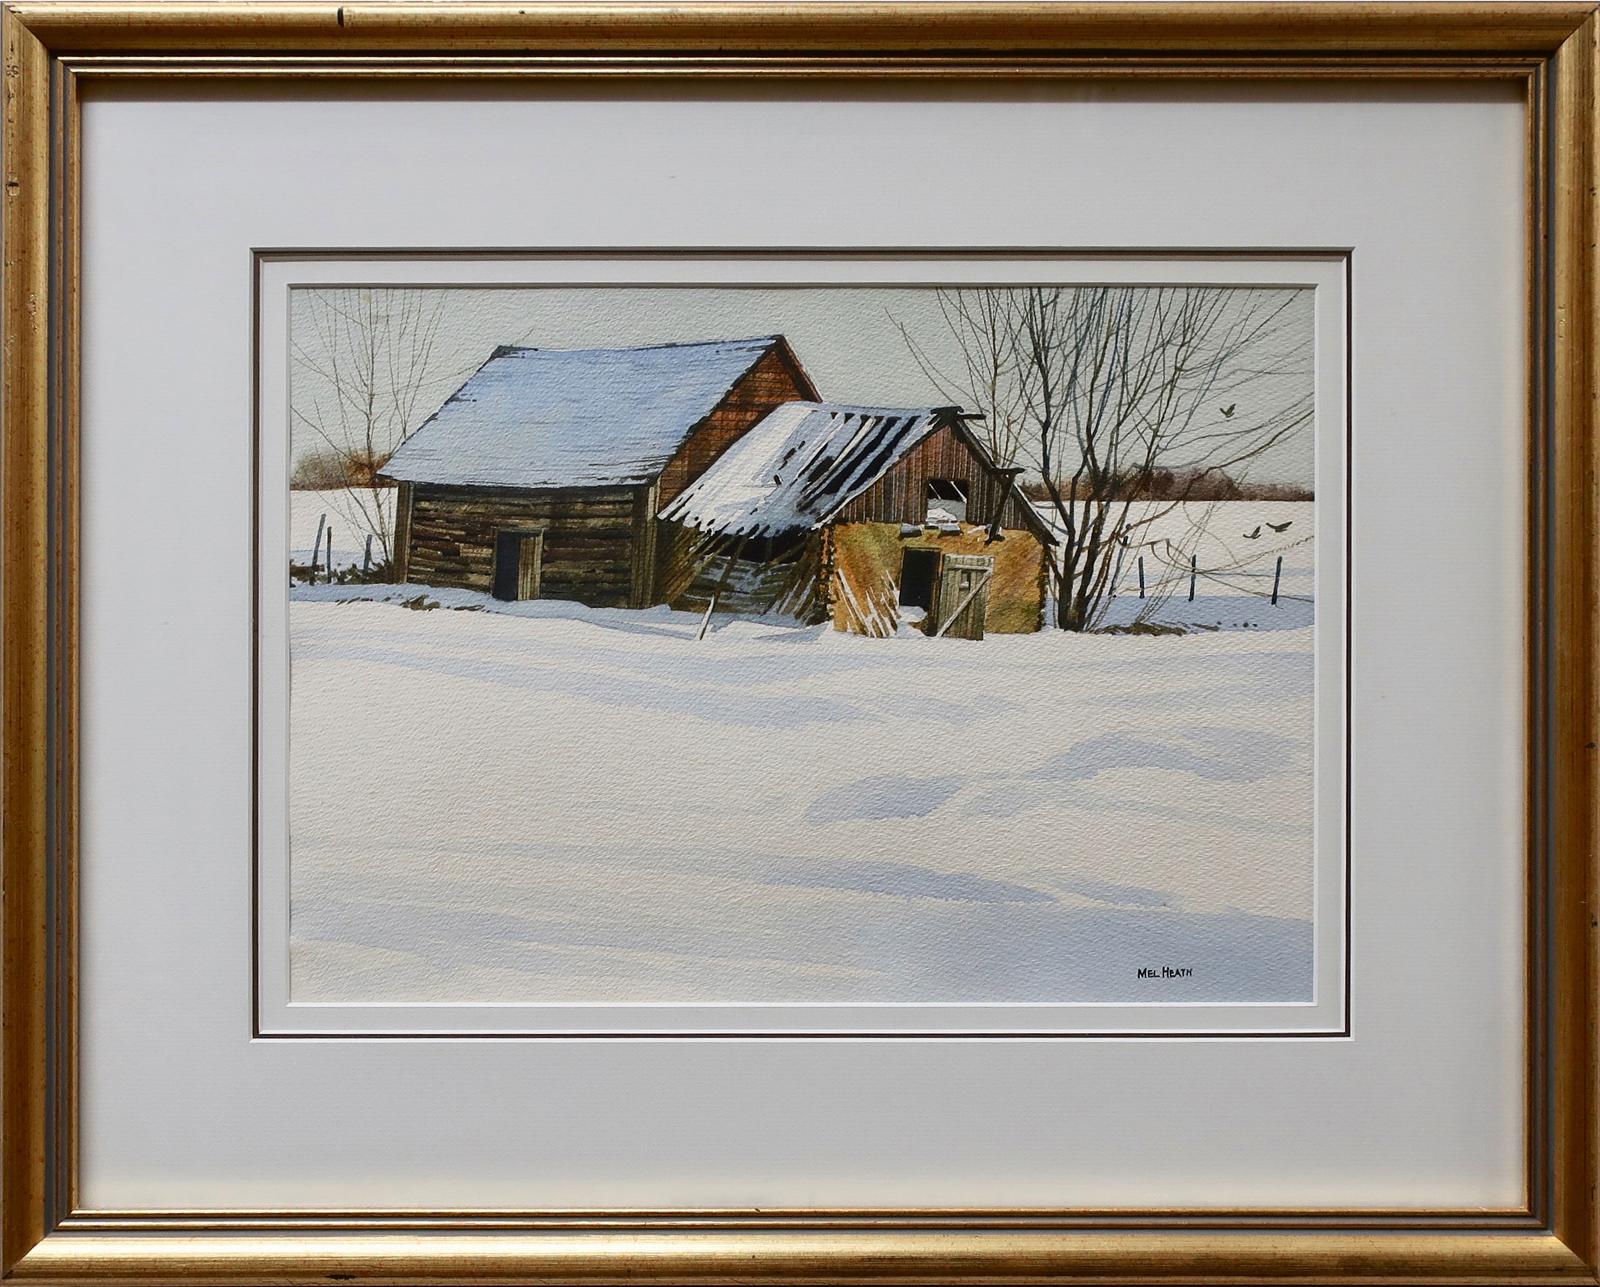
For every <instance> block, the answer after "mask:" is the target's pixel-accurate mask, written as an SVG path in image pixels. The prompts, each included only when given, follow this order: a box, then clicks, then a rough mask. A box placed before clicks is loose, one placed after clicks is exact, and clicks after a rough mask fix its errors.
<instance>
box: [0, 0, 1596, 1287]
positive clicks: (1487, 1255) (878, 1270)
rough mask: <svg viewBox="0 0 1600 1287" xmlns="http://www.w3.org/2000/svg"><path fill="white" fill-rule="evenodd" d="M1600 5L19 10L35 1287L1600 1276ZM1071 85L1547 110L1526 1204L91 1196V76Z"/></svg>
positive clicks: (7, 975)
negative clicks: (1244, 86) (1295, 89)
mask: <svg viewBox="0 0 1600 1287" xmlns="http://www.w3.org/2000/svg"><path fill="white" fill-rule="evenodd" d="M1597 25H1600V20H1597V17H1596V8H1595V6H1594V5H1593V4H1590V3H1566V2H1564V0H1555V2H1553V3H1510V4H1500V3H1479V4H1405V3H1374V4H1349V3H1342V2H1335V3H1328V4H1262V3H1246V4H1173V3H1137V4H1121V3H1111V4H1072V3H1061V4H1035V3H1020V4H1012V3H943V2H936V3H929V4H910V3H905V4H897V3H886V4H879V3H853V2H851V3H820V4H813V5H805V6H792V5H782V4H778V5H765V4H739V3H730V4H717V3H699V4H672V3H656V2H650V3H626V4H606V3H579V4H539V5H527V6H521V7H519V6H518V5H516V4H514V3H491V4H460V5H457V4H451V5H425V4H371V3H369V4H343V5H337V4H332V3H260V2H257V0H244V2H240V3H227V4H187V5H186V4H124V3H117V2H115V0H113V2H109V3H73V2H58V0H32V2H25V3H17V4H10V5H7V6H5V8H4V46H5V90H4V95H5V97H4V134H3V146H4V168H5V190H4V201H3V209H4V224H3V233H0V251H3V272H4V282H3V295H4V310H3V318H0V327H3V363H4V366H3V379H4V390H3V401H0V412H3V417H4V423H3V440H0V718H3V728H4V732H3V738H4V744H3V749H4V767H3V777H0V791H3V816H0V825H3V842H4V851H3V870H0V879H3V913H0V914H3V920H0V934H3V947H4V960H3V984H0V1007H3V1019H4V1029H3V1042H0V1103H3V1115H0V1272H3V1274H4V1278H5V1280H6V1281H15V1282H18V1283H38V1284H68V1283H91V1282H92V1283H108V1282H130V1283H131V1282H147V1283H160V1284H171V1283H185V1282H194V1283H201V1282H204V1283H213V1284H222V1283H237V1284H267V1283H274V1284H288V1283H308V1284H309V1283H328V1282H338V1281H357V1282H371V1283H379V1282H381V1283H417V1284H421V1283H431V1282H452V1283H463V1284H466V1283H483V1284H488V1283H505V1282H513V1281H527V1282H540V1283H566V1282H572V1283H578V1282H583V1283H598V1282H621V1281H641V1280H655V1281H670V1282H675V1283H732V1282H741V1283H749V1282H766V1281H773V1282H807V1283H820V1282H834V1281H850V1282H870V1281H882V1282H896V1283H951V1282H984V1283H1002V1282H1004V1283H1020V1282H1032V1281H1070V1282H1086V1283H1087V1282H1094V1283H1143V1282H1184V1283H1194V1282H1216V1283H1223V1282H1227V1283H1246V1282H1257V1281H1273V1282H1290V1281H1294V1282H1308V1281H1315V1282H1348V1283H1357V1282H1360V1283H1420V1282H1429V1283H1444V1282H1448V1283H1510V1282H1517V1283H1543V1282H1590V1283H1592V1282H1596V1281H1600V1277H1597V1272H1600V1222H1597V1206H1596V1197H1595V1193H1596V1188H1595V1186H1596V1180H1597V1154H1600V1112H1597V1107H1600V1106H1597V1076H1600V1057H1597V1044H1600V1036H1597V1032H1596V1021H1597V998H1600V930H1597V926H1600V920H1597V918H1596V917H1597V913H1596V912H1595V910H1594V909H1595V907H1596V901H1597V899H1600V884H1597V878H1596V868H1595V857H1596V829H1597V825H1600V813H1597V807H1596V802H1597V791H1596V786H1597V772H1600V753H1597V751H1596V749H1595V748H1596V743H1597V741H1600V727H1597V715H1600V703H1597V692H1600V685H1597V682H1596V673H1595V672H1596V662H1597V654H1596V642H1595V636H1596V628H1597V616H1596V612H1597V609H1600V593H1597V592H1600V567H1597V557H1600V546H1597V541H1596V518H1597V511H1596V489H1597V477H1600V468H1597V467H1600V451H1597V430H1600V424H1597V419H1596V399H1597V397H1600V379H1597V371H1596V364H1597V337H1596V326H1597V321H1600V290H1597V286H1600V255H1597V249H1596V245H1597V238H1600V200H1597V196H1596V187H1597V181H1600V137H1597V132H1600V118H1597V113H1596V99H1595V84H1596V75H1597V46H1596V33H1597ZM931 74H937V75H939V76H942V77H966V78H1010V79H1014V80H1017V79H1020V80H1027V79H1030V78H1050V77H1080V78H1082V77H1098V78H1122V79H1126V78H1154V79H1162V80H1178V81H1181V80H1195V79H1201V78H1204V79H1233V80H1249V81H1257V80H1272V79H1279V80H1282V79H1305V78H1321V79H1335V80H1354V81H1359V80H1370V79H1381V78H1406V79H1413V80H1414V79H1418V78H1425V79H1430V80H1436V81H1449V80H1452V79H1483V78H1492V79H1496V80H1501V81H1511V82H1513V83H1516V84H1517V85H1519V86H1521V87H1522V90H1523V92H1524V94H1525V96H1526V99H1525V101H1526V103H1527V108H1528V112H1527V117H1528V130H1527V139H1526V157H1527V174H1528V179H1529V183H1528V190H1529V195H1530V199H1529V203H1528V210H1527V256H1528V260H1527V262H1528V268H1529V273H1528V279H1529V282H1530V290H1529V294H1528V298H1527V309H1528V323H1529V326H1528V330H1529V335H1530V342H1529V347H1528V352H1527V354H1526V361H1527V370H1528V375H1529V380H1528V386H1529V389H1530V391H1531V392H1530V401H1529V406H1528V423H1529V426H1530V432H1529V439H1528V443H1529V446H1528V450H1529V453H1530V459H1531V463H1532V474H1531V476H1532V478H1533V480H1534V487H1533V490H1532V494H1531V496H1530V498H1529V523H1530V542H1529V548H1530V550H1531V564H1530V566H1529V569H1528V595H1527V612H1528V625H1529V632H1528V637H1529V639H1530V641H1531V645H1530V648H1529V656H1528V674H1529V679H1530V683H1529V685H1528V688H1529V693H1530V697H1529V705H1528V710H1527V739H1528V750H1529V763H1530V767H1531V772H1530V779H1529V782H1528V789H1527V809H1528V812H1527V817H1528V828H1527V829H1528V835H1529V844H1530V852H1529V863H1528V870H1529V878H1528V895H1529V897H1528V917H1529V931H1530V932H1529V935H1528V938H1529V943H1530V957H1529V960H1528V963H1527V979H1528V983H1527V1007H1528V1009H1527V1012H1528V1015H1529V1024H1528V1027H1527V1031H1526V1050H1527V1073H1528V1083H1527V1084H1528V1086H1529V1093H1528V1096H1527V1103H1526V1112H1527V1131H1526V1135H1527V1139H1528V1141H1529V1151H1528V1157H1527V1180H1528V1183H1527V1190H1528V1193H1529V1202H1528V1203H1527V1206H1526V1209H1522V1210H1510V1211H1465V1210H1453V1211H1417V1210H1408V1211H1404V1212H1397V1211H1381V1210H1370V1211H1361V1212H1348V1211H1325V1212H1306V1211H1232V1212H1215V1211H1208V1212H1195V1211H1166V1212H1160V1213H1152V1212H1137V1211H1118V1210H1106V1211H1060V1212H1055V1211H1040V1210H1031V1209H1014V1210H998V1209H996V1210H988V1209H972V1210H910V1211H898V1212H890V1211H878V1210H873V1211H851V1210H792V1211H760V1212H756V1211H739V1210H675V1211H672V1210H669V1211H633V1210H627V1211H546V1212H522V1213H516V1212H494V1213H483V1212H470V1211H449V1210H430V1211H414V1212H397V1211H384V1212H382V1213H381V1214H374V1213H362V1212H359V1211H328V1212H321V1213H305V1212H274V1211H240V1212H228V1213H220V1214H219V1213H216V1212H205V1213H200V1212H197V1213H192V1214H184V1213H173V1212H160V1213H150V1212H137V1211H97V1210H86V1209H84V1208H83V1207H82V1206H81V1205H80V1203H79V1201H78V1193H77V1185H76V1167H75V1158H76V1140H77V1131H76V1120H77V1113H76V1093H75V1087H76V1063H75V1059H76V1052H75V1040H76V1036H75V1034H76V1027H75V991H74V975H75V971H74V962H75V960H76V959H77V951H78V943H77V932H78V930H77V922H76V919H75V873H76V850H75V843H76V789H77V758H76V754H77V748H76V728H77V718H78V689H77V684H76V678H75V677H76V666H77V653H76V648H77V601H76V597H75V596H76V586H77V565H76V557H77V556H76V542H75V533H76V531H77V523H78V504H79V491H78V475H77V467H78V462H77V456H76V451H77V441H78V440H77V421H76V415H77V402H78V384H77V375H78V353H77V348H76V344H77V336H78V329H77V316H76V310H77V298H78V264H79V259H80V246H79V240H78V239H79V222H78V140H79V114H78V94H79V90H80V88H81V86H83V85H84V84H85V83H87V82H88V81H90V80H100V81H103V80H119V79H120V80H128V79H132V78H138V79H140V80H142V81H144V82H147V83H150V84H151V85H152V87H153V85H154V84H155V83H175V82H184V81H193V80H196V79H202V78H204V79H218V78H227V79H231V80H235V81H238V80H247V81H248V80H256V81H265V80H271V79H277V78H309V77H317V78H323V79H328V80H337V79H341V78H343V79H357V78H375V77H381V78H384V79H385V80H388V81H395V82H399V83H401V84H405V83H410V82H414V81H420V80H425V79H428V80H438V79H464V80H470V79H480V78H498V79H502V80H506V79H517V78H539V77H545V78H548V77H582V78H591V79H599V80H617V81H622V80H626V79H637V78H642V77H644V78H653V79H656V80H670V79H682V78H707V77H725V78H726V77H740V78H749V77H755V78H767V77H786V78H790V79H795V80H801V79H806V78H829V77H842V76H849V77H856V78H861V77H869V78H879V79H895V78H902V79H903V78H908V77H918V76H928V75H931Z"/></svg>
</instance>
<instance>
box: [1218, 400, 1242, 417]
mask: <svg viewBox="0 0 1600 1287" xmlns="http://www.w3.org/2000/svg"><path fill="white" fill-rule="evenodd" d="M1238 407H1239V404H1238V403H1237V402H1232V403H1229V404H1228V405H1227V406H1225V407H1218V408H1217V410H1218V411H1220V412H1222V418H1223V419H1224V420H1232V419H1233V413H1234V412H1235V411H1236V410H1238Z"/></svg>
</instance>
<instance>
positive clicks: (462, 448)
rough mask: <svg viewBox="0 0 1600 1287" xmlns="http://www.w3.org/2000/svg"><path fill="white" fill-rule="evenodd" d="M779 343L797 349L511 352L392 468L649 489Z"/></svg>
mask: <svg viewBox="0 0 1600 1287" xmlns="http://www.w3.org/2000/svg"><path fill="white" fill-rule="evenodd" d="M779 347H782V348H783V349H784V350H785V351H786V352H787V348H788V345H787V343H786V341H785V340H784V338H783V337H782V336H781V335H767V336H761V337H757V338H754V339H743V340H708V341H703V342H697V343H688V344H655V345H649V346H646V347H642V348H625V349H540V348H518V347H514V346H511V345H502V346H501V347H499V348H497V349H495V351H494V352H493V353H492V354H491V355H490V357H489V359H488V360H487V361H486V362H484V364H483V365H482V366H480V367H479V368H478V369H477V371H475V372H474V373H473V374H472V376H471V377H470V378H469V379H468V380H467V382H466V383H465V384H463V385H462V386H461V387H460V388H459V389H457V390H456V391H455V393H454V394H452V395H451V397H450V399H449V401H447V402H446V403H445V404H444V406H442V407H440V408H439V410H438V411H436V412H434V414H433V415H432V416H430V417H429V418H428V419H427V420H426V421H424V422H423V424H422V426H421V427H420V428H419V429H417V431H416V432H415V433H413V434H412V435H411V436H410V437H409V438H408V439H406V441H405V442H404V443H402V444H401V446H400V447H399V448H398V449H397V450H396V451H395V453H394V455H393V456H391V457H390V458H389V462H388V464H386V465H385V466H384V467H383V471H382V472H383V475H384V477H386V478H390V479H393V480H394V481H396V482H410V483H436V484H444V485H455V486H477V487H521V488H539V487H595V486H606V485H614V484H624V483H642V482H647V481H649V480H650V479H652V478H654V477H655V476H656V475H658V474H659V473H660V472H661V470H662V469H663V467H664V466H665V465H666V464H667V462H668V461H669V460H670V459H671V458H672V456H673V454H674V453H675V452H676V451H677V450H678V448H679V446H680V445H681V444H682V443H683V441H684V439H685V438H686V437H687V436H688V434H689V431H690V430H691V429H693V428H694V427H695V425H696V424H698V423H699V422H700V421H701V420H703V419H704V418H705V417H706V416H707V415H709V414H710V413H711V412H712V411H713V410H715V409H716V407H717V405H718V404H719V403H720V402H721V401H722V399H723V398H724V397H725V396H726V395H727V393H728V391H729V389H731V388H732V387H733V385H735V384H737V383H738V382H739V380H740V379H741V378H742V377H743V376H744V375H745V374H746V373H747V372H748V371H749V370H750V368H751V367H753V366H754V365H755V364H756V363H757V362H759V361H760V360H761V358H762V357H764V356H765V355H766V354H767V353H769V352H771V351H772V350H773V349H775V348H779ZM790 356H791V357H792V355H790Z"/></svg>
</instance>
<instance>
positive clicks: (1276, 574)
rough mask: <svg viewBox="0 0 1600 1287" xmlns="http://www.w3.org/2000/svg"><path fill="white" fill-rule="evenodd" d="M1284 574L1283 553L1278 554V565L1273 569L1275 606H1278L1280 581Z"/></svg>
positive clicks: (1273, 600)
mask: <svg viewBox="0 0 1600 1287" xmlns="http://www.w3.org/2000/svg"><path fill="white" fill-rule="evenodd" d="M1282 576H1283V555H1281V554H1280V555H1278V566H1277V567H1275V568H1274V569H1273V570H1272V603H1273V606H1274V607H1276V606H1277V603H1278V581H1279V580H1280V579H1281V578H1282Z"/></svg>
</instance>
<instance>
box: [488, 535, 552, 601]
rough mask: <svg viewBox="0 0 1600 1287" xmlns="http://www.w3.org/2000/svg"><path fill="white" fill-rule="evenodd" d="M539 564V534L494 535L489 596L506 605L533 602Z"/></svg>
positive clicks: (541, 552) (541, 559)
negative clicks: (504, 602)
mask: <svg viewBox="0 0 1600 1287" xmlns="http://www.w3.org/2000/svg"><path fill="white" fill-rule="evenodd" d="M543 564H544V533H543V532H496V533H495V534H494V577H493V579H492V581H491V584H490V593H491V594H493V595H494V597H495V598H497V599H504V600H506V602H508V603H510V602H514V601H516V600H518V599H537V598H538V597H539V578H540V573H541V572H542V571H543Z"/></svg>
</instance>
